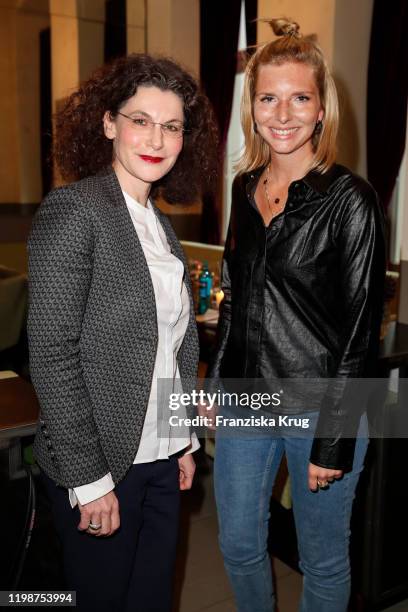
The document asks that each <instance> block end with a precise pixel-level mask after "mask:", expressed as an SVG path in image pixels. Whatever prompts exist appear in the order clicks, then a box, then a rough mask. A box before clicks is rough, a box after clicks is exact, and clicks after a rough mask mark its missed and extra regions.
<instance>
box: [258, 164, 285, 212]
mask: <svg viewBox="0 0 408 612" xmlns="http://www.w3.org/2000/svg"><path fill="white" fill-rule="evenodd" d="M269 166H270V164H268V166H267V168H266V178H265V179H264V181H263V186H264V189H265V196H266V201H267V202H268V206H269V210H270V212H271V214H272V217H276V215H278V214H279V213H280V212H282V210H283V206H282V205H281V206H279V207H276V206H275V207H274V208H275V209H274V210H273V209H272V206H273V205H274V204H275V205H276V204H279V203H280V198H275V199H274V201H273V203H272V202H271V198H270V197H269V191H268V181H269Z"/></svg>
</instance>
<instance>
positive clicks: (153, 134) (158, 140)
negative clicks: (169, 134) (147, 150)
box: [149, 123, 163, 151]
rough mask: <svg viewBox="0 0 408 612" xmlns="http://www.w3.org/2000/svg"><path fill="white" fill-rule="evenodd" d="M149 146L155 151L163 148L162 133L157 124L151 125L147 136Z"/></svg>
mask: <svg viewBox="0 0 408 612" xmlns="http://www.w3.org/2000/svg"><path fill="white" fill-rule="evenodd" d="M149 145H150V146H151V147H152V149H154V150H155V151H157V150H158V149H161V148H162V146H163V132H162V129H161V126H160V125H159V124H158V123H155V124H153V125H152V127H151V130H150V134H149Z"/></svg>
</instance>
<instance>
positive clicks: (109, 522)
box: [78, 491, 120, 536]
mask: <svg viewBox="0 0 408 612" xmlns="http://www.w3.org/2000/svg"><path fill="white" fill-rule="evenodd" d="M78 507H79V511H80V513H81V521H80V523H79V525H78V529H79V530H80V531H86V532H87V533H89V535H94V536H109V535H112V534H114V533H115V531H116V530H117V529H119V527H120V516H119V501H118V498H117V497H116V495H115V492H114V491H109V493H106V495H103V496H102V497H99V499H95V500H94V501H91V502H89V503H88V504H84V505H83V506H82V505H81V504H80V503H78ZM90 525H91V526H94V527H97V526H99V525H100V527H99V528H98V529H95V528H93V529H92V528H91V527H90Z"/></svg>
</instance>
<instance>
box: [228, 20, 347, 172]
mask: <svg viewBox="0 0 408 612" xmlns="http://www.w3.org/2000/svg"><path fill="white" fill-rule="evenodd" d="M264 21H267V23H269V24H270V26H271V27H272V29H273V31H274V33H275V34H276V35H277V36H279V37H280V38H278V39H276V40H274V41H272V42H268V43H266V44H264V45H262V46H261V47H259V48H258V49H257V50H256V52H255V53H254V54H253V55H252V57H251V58H250V60H249V62H248V64H247V66H246V69H245V81H244V93H243V97H242V102H241V124H242V129H243V132H244V136H245V148H244V151H243V153H242V155H241V157H240V159H239V160H238V162H237V164H236V166H235V170H236V171H237V173H238V174H242V173H244V172H251V171H252V170H255V169H256V168H259V167H264V166H266V165H268V163H269V162H270V149H269V146H268V144H267V143H266V142H265V141H264V139H263V138H262V137H261V136H260V135H259V134H258V133H257V132H256V131H255V123H254V116H253V103H254V98H255V87H256V80H257V76H258V71H259V68H260V66H264V65H268V64H275V65H281V64H284V63H285V62H299V63H303V64H306V65H308V66H311V67H312V68H313V71H314V74H315V78H316V85H317V88H318V91H319V96H320V102H321V105H322V108H323V110H324V117H323V122H322V126H321V130H320V131H319V130H316V132H315V133H314V134H313V140H312V144H313V151H314V158H313V163H312V165H311V168H310V169H314V170H317V171H318V172H320V173H324V172H326V171H327V170H328V169H329V168H330V166H331V165H332V164H333V163H334V161H335V159H336V138H337V131H338V125H339V104H338V98H337V90H336V86H335V84H334V81H333V77H332V76H331V74H330V70H329V68H328V65H327V62H326V59H325V57H324V55H323V52H322V50H321V48H320V47H319V45H318V44H317V43H316V41H315V37H313V36H302V35H301V34H300V33H299V25H298V24H297V23H296V22H294V21H291V20H289V19H285V18H281V19H271V20H264Z"/></svg>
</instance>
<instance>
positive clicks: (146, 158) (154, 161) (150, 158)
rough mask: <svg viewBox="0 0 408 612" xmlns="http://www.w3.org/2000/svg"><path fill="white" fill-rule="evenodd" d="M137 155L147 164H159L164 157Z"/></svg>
mask: <svg viewBox="0 0 408 612" xmlns="http://www.w3.org/2000/svg"><path fill="white" fill-rule="evenodd" d="M139 157H141V158H142V159H143V161H145V162H148V163H149V164H159V163H160V162H161V161H163V159H164V157H153V156H152V155H139Z"/></svg>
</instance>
